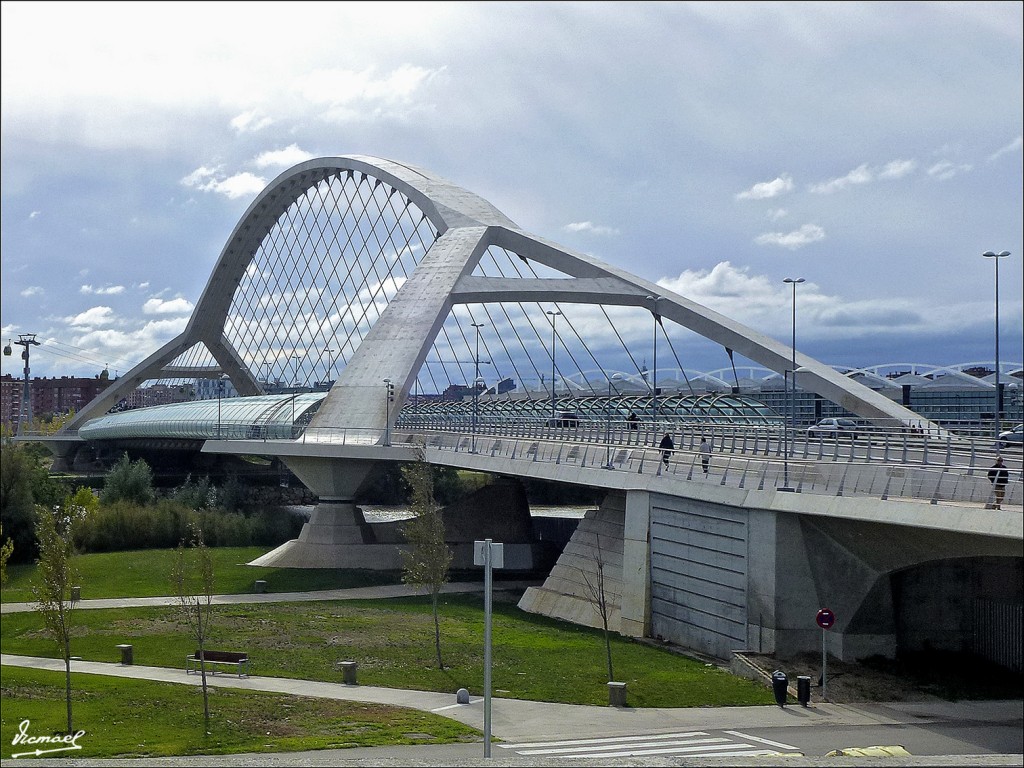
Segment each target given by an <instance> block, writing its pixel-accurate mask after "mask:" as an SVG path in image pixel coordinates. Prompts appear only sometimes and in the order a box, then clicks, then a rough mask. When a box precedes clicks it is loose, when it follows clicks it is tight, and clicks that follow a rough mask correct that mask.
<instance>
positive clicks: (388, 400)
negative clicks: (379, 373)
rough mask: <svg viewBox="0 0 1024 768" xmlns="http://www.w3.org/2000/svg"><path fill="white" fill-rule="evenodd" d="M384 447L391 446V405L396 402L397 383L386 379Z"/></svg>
mask: <svg viewBox="0 0 1024 768" xmlns="http://www.w3.org/2000/svg"><path fill="white" fill-rule="evenodd" d="M384 386H385V390H384V445H391V404H392V403H393V402H395V383H394V382H393V381H391V379H384Z"/></svg>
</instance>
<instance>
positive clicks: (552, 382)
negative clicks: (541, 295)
mask: <svg viewBox="0 0 1024 768" xmlns="http://www.w3.org/2000/svg"><path fill="white" fill-rule="evenodd" d="M545 314H548V315H551V423H552V426H554V424H555V318H556V317H558V316H559V315H560V314H562V313H561V312H556V311H554V310H551V309H549V310H548V311H547V312H546V313H545Z"/></svg>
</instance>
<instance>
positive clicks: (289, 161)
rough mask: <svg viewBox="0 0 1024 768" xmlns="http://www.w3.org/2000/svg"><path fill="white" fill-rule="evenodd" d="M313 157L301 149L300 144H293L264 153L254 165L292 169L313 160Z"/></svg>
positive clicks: (257, 158)
mask: <svg viewBox="0 0 1024 768" xmlns="http://www.w3.org/2000/svg"><path fill="white" fill-rule="evenodd" d="M312 157H313V155H312V154H311V153H309V152H307V151H306V150H304V149H299V145H298V144H291V145H290V146H287V147H285V148H284V149H277V150H272V151H270V152H263V153H261V154H260V155H258V156H257V157H256V159H255V160H254V161H253V163H254V164H255V165H256V167H257V168H267V167H269V166H274V167H277V168H290V167H291V166H293V165H298V164H299V163H302V162H305V161H306V160H310V159H312Z"/></svg>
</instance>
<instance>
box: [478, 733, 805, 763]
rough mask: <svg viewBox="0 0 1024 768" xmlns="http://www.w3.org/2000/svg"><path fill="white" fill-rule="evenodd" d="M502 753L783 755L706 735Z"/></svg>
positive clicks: (549, 744) (536, 746)
mask: <svg viewBox="0 0 1024 768" xmlns="http://www.w3.org/2000/svg"><path fill="white" fill-rule="evenodd" d="M723 733H727V734H729V735H730V736H734V737H737V738H740V739H744V740H745V741H747V742H750V741H753V742H758V743H760V744H765V745H767V746H770V747H778V748H779V749H784V750H795V749H797V748H796V747H794V746H792V745H789V744H783V743H781V742H777V741H770V740H768V739H761V738H758V737H757V736H751V735H750V734H746V733H742V732H740V731H723ZM497 746H499V747H501V748H502V749H512V750H515V752H516V753H517V754H520V755H533V756H541V755H544V756H548V757H563V758H570V759H571V758H588V757H589V758H594V757H597V758H612V757H647V756H652V755H671V754H678V755H683V754H691V755H694V756H697V755H699V756H700V757H731V756H772V755H777V754H779V753H778V751H776V750H774V749H765V748H763V747H758V746H756V745H755V744H750V743H741V742H736V741H732V740H731V739H728V738H725V737H723V736H712V735H710V734H709V733H707V732H706V731H687V732H684V733H657V734H648V735H643V736H618V737H603V738H594V739H568V740H565V741H538V742H528V743H523V744H507V743H506V744H498V745H497Z"/></svg>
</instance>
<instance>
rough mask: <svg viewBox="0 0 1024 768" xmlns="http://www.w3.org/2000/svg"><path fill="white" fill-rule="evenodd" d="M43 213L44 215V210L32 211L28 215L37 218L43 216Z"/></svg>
mask: <svg viewBox="0 0 1024 768" xmlns="http://www.w3.org/2000/svg"><path fill="white" fill-rule="evenodd" d="M42 215H43V212H42V211H32V213H30V214H29V215H28V217H29V218H30V219H36V218H39V217H40V216H42Z"/></svg>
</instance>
